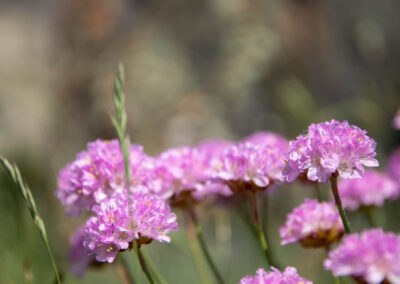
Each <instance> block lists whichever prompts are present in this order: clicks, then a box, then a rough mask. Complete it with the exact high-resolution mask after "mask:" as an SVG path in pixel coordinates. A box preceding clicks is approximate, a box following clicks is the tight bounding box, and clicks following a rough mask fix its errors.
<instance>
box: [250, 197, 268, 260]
mask: <svg viewBox="0 0 400 284" xmlns="http://www.w3.org/2000/svg"><path fill="white" fill-rule="evenodd" d="M250 206H251V210H252V212H253V223H254V226H255V228H256V233H257V236H258V240H259V242H260V245H261V248H262V250H263V252H264V255H265V259H266V260H267V264H268V265H269V266H270V265H273V263H272V259H271V256H270V254H269V251H268V243H267V239H266V237H265V234H264V230H263V229H262V225H261V220H260V216H259V215H258V204H257V194H256V193H255V192H253V191H252V192H250Z"/></svg>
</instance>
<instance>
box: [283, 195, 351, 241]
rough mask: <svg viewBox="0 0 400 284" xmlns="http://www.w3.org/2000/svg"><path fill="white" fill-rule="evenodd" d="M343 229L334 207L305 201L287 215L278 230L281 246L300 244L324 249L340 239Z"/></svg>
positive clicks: (313, 201) (325, 203) (327, 203)
mask: <svg viewBox="0 0 400 284" xmlns="http://www.w3.org/2000/svg"><path fill="white" fill-rule="evenodd" d="M343 234H344V228H343V224H342V221H341V219H340V216H339V212H338V211H337V209H336V207H335V205H334V204H333V203H329V202H322V203H319V202H318V201H316V200H311V199H306V201H305V202H304V203H303V204H302V205H300V206H299V207H297V208H295V209H294V210H293V212H292V213H290V214H288V215H287V218H286V222H285V224H284V225H283V226H282V227H281V229H280V235H281V238H282V241H281V244H282V245H286V244H289V243H294V242H300V243H301V244H302V245H303V246H305V247H324V246H326V245H329V244H330V243H333V242H336V241H338V240H340V239H341V237H342V236H343Z"/></svg>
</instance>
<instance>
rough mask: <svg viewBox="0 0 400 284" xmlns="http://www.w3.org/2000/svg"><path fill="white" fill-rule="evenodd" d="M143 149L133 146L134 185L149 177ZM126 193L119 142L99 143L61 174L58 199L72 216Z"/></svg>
mask: <svg viewBox="0 0 400 284" xmlns="http://www.w3.org/2000/svg"><path fill="white" fill-rule="evenodd" d="M147 159H148V158H147V156H146V155H145V154H144V153H143V148H142V146H138V145H132V146H131V147H130V163H131V169H132V173H131V181H130V183H131V185H132V187H135V186H138V185H140V184H142V182H143V181H144V180H145V179H146V176H147V175H148V174H149V171H148V167H149V166H150V165H149V163H148V161H147ZM124 190H125V178H124V164H123V155H122V152H121V150H120V147H119V143H118V141H117V140H112V141H103V140H96V141H94V142H91V143H88V149H87V150H86V151H82V152H80V153H79V154H78V155H77V157H76V160H75V161H73V162H72V163H70V164H68V165H67V166H66V167H65V168H64V169H62V170H61V171H60V174H59V176H58V190H57V192H56V195H57V197H58V198H59V199H60V201H61V203H62V204H63V205H64V206H66V208H67V213H68V214H69V215H78V214H79V213H80V212H81V211H82V209H85V210H90V209H91V208H92V207H93V206H94V205H95V204H99V203H100V202H102V201H103V200H105V199H107V198H109V197H112V196H114V195H115V194H120V193H122V192H123V191H124Z"/></svg>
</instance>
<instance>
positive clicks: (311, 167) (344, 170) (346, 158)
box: [284, 120, 379, 182]
mask: <svg viewBox="0 0 400 284" xmlns="http://www.w3.org/2000/svg"><path fill="white" fill-rule="evenodd" d="M375 147H376V142H375V141H374V140H373V139H371V138H370V137H368V136H367V135H366V131H365V130H361V129H360V128H358V127H357V126H354V125H350V124H349V123H348V122H347V121H344V122H339V121H336V120H331V121H328V122H323V123H319V124H311V125H310V126H309V127H308V131H307V134H306V135H300V136H298V137H297V138H296V140H294V141H291V142H290V146H289V148H290V149H289V155H288V157H287V164H286V167H285V170H284V179H285V180H286V181H288V182H292V181H293V180H295V179H296V178H297V177H298V176H299V175H304V176H305V177H306V178H307V179H308V180H310V181H318V182H327V181H328V180H329V178H330V177H331V175H332V174H334V173H337V174H338V175H339V176H340V177H343V178H359V177H361V176H362V175H363V173H364V166H366V167H376V166H378V165H379V164H378V161H377V160H376V159H375V156H376V153H375Z"/></svg>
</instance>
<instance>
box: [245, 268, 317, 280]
mask: <svg viewBox="0 0 400 284" xmlns="http://www.w3.org/2000/svg"><path fill="white" fill-rule="evenodd" d="M271 269H272V272H269V273H267V272H265V270H264V269H262V268H260V269H258V270H257V274H256V276H246V277H244V278H242V280H240V283H239V284H299V283H301V284H312V282H311V281H309V280H307V279H305V278H302V277H300V276H299V274H298V273H297V270H296V268H294V267H290V266H289V267H286V268H285V271H283V273H282V272H280V271H279V270H278V269H276V268H274V267H271Z"/></svg>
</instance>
